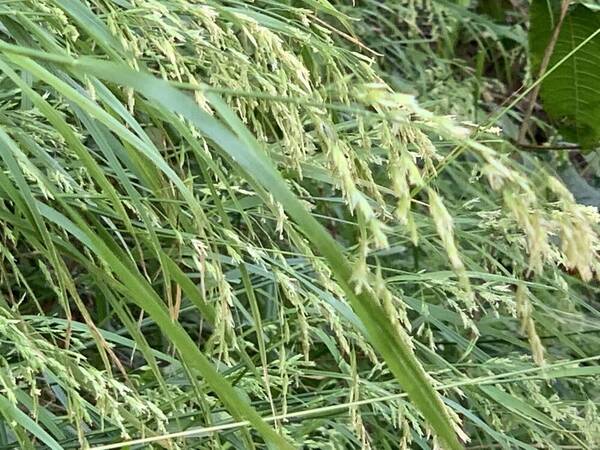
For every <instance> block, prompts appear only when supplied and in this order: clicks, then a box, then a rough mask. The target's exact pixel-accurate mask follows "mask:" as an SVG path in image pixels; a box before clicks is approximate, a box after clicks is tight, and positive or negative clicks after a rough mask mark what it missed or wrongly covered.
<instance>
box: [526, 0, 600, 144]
mask: <svg viewBox="0 0 600 450" xmlns="http://www.w3.org/2000/svg"><path fill="white" fill-rule="evenodd" d="M559 3H560V2H558V1H555V0H554V1H548V0H534V1H533V3H532V5H531V10H530V22H531V30H530V33H529V49H530V60H531V66H532V69H533V72H534V74H536V75H537V73H538V72H539V70H540V65H541V62H542V59H543V57H544V53H545V51H546V48H547V46H548V44H549V42H550V40H551V36H552V33H553V30H554V27H555V26H556V25H557V22H558V6H559V5H558V4H559ZM592 36H593V38H592V39H591V40H590V41H589V42H587V43H586V44H585V45H583V46H582V47H581V48H579V49H577V48H578V46H580V45H581V44H583V43H584V42H585V41H586V40H587V39H589V38H590V37H592ZM575 50H576V51H575ZM574 51H575V53H574V54H573V55H572V56H570V57H568V55H569V54H570V53H572V52H574ZM565 57H568V58H567V59H566V60H564V58H565ZM555 66H556V67H555ZM547 72H548V73H547V75H546V76H545V77H544V79H543V81H542V84H541V89H540V97H541V100H542V103H543V106H544V110H545V111H546V112H547V113H548V115H549V116H550V118H551V119H552V120H553V121H554V122H555V123H556V125H557V126H558V127H559V129H560V131H561V132H562V133H563V134H564V135H565V137H566V138H567V139H571V140H573V141H576V142H578V143H580V144H581V145H582V146H584V147H590V146H593V145H594V144H596V143H597V142H598V141H599V140H600V12H597V11H593V10H591V9H589V8H587V7H586V6H584V5H577V6H575V7H573V8H572V9H571V10H569V11H568V13H567V16H566V17H565V19H564V22H563V24H562V27H561V30H560V34H559V36H558V39H557V41H556V45H555V47H554V51H553V52H552V56H551V57H550V62H549V64H548V68H547Z"/></svg>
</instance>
